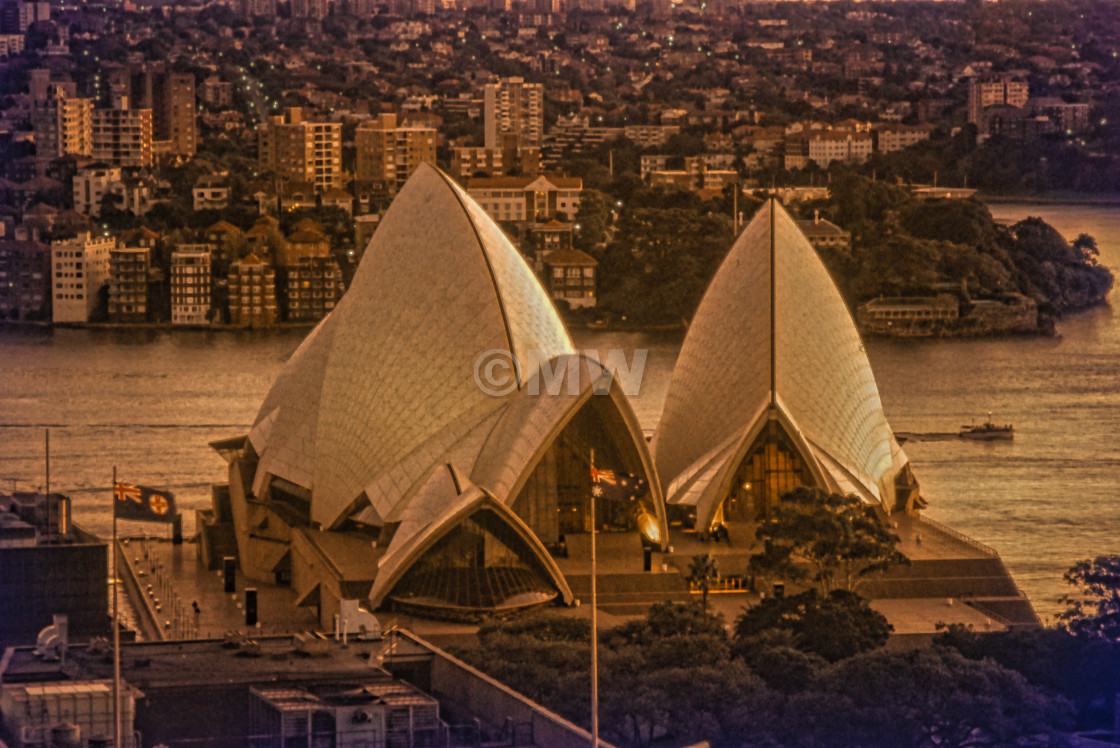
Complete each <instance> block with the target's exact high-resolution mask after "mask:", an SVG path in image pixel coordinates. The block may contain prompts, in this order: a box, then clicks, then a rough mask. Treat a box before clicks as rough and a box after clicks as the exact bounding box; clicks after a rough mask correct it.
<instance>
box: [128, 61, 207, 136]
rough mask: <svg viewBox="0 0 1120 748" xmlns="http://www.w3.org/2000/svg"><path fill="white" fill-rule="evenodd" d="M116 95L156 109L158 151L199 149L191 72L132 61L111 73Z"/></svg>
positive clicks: (154, 126)
mask: <svg viewBox="0 0 1120 748" xmlns="http://www.w3.org/2000/svg"><path fill="white" fill-rule="evenodd" d="M109 88H110V91H111V92H112V94H113V96H114V97H121V96H127V97H128V100H129V101H130V102H131V105H132V106H133V107H135V108H136V109H150V110H152V143H153V148H154V150H155V152H156V153H158V154H161V155H163V154H170V155H178V156H193V155H194V153H195V150H196V148H197V132H196V123H195V115H196V112H195V108H196V99H195V85H194V76H193V75H191V74H190V73H173V72H171V71H169V70H168V69H167V64H166V63H163V62H146V63H142V64H135V63H133V64H129V65H126V66H124V67H123V68H119V69H117V70H113V71H111V72H110V73H109Z"/></svg>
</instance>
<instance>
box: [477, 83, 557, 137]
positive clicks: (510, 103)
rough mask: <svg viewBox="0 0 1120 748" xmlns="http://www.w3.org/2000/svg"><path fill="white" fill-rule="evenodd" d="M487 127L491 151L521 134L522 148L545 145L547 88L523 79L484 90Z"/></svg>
mask: <svg viewBox="0 0 1120 748" xmlns="http://www.w3.org/2000/svg"><path fill="white" fill-rule="evenodd" d="M482 100H483V124H484V128H485V130H484V132H485V142H484V143H483V145H485V147H487V148H500V147H501V145H502V140H501V137H502V135H505V134H507V133H508V134H513V135H517V136H518V138H519V144H520V145H521V146H522V147H537V148H539V147H540V146H541V143H542V141H543V140H544V86H543V85H542V84H540V83H526V82H525V80H524V79H523V78H504V79H502V80H500V81H498V82H497V83H487V84H486V85H485V86H484V87H483V89H482Z"/></svg>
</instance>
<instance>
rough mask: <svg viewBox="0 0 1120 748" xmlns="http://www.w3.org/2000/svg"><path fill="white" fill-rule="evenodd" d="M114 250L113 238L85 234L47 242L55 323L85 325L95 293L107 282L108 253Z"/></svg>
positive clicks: (90, 313) (91, 311) (94, 306)
mask: <svg viewBox="0 0 1120 748" xmlns="http://www.w3.org/2000/svg"><path fill="white" fill-rule="evenodd" d="M116 247H117V240H116V239H115V238H113V237H111V236H102V235H99V234H91V233H90V232H88V231H83V232H82V233H80V234H78V235H77V236H75V237H74V238H72V239H63V240H60V241H54V242H51V272H52V274H53V275H54V281H53V282H54V298H53V303H52V309H51V313H52V319H53V320H54V321H55V322H89V320H90V316H91V315H92V314H93V311H94V310H95V309H96V308H97V303H98V292H99V291H100V290H101V287H102V286H104V285H105V284H106V283H108V282H109V253H110V251H111V250H113V249H116Z"/></svg>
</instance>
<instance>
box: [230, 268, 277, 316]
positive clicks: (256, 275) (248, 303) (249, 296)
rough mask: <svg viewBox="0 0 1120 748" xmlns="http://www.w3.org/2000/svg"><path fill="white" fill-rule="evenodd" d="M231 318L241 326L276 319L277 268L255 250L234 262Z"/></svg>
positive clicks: (232, 269)
mask: <svg viewBox="0 0 1120 748" xmlns="http://www.w3.org/2000/svg"><path fill="white" fill-rule="evenodd" d="M229 321H230V324H233V325H240V326H241V327H267V326H269V325H272V324H275V322H276V271H275V270H273V269H272V267H271V266H269V265H267V264H265V262H264V261H262V260H261V259H260V258H259V257H257V256H256V255H255V254H252V253H249V254H248V255H246V256H245V257H242V258H241V259H240V260H238V261H237V262H234V263H232V264H231V265H230V269H229Z"/></svg>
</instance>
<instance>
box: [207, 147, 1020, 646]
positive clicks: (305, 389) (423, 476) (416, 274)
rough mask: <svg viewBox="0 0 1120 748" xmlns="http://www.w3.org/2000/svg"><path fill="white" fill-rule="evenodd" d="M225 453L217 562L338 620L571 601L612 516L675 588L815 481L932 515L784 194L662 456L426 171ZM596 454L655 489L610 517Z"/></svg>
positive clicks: (879, 509) (677, 373)
mask: <svg viewBox="0 0 1120 748" xmlns="http://www.w3.org/2000/svg"><path fill="white" fill-rule="evenodd" d="M480 371H482V372H484V373H487V374H490V373H493V372H495V371H500V372H504V373H505V374H506V375H507V379H508V381H507V383H506V384H507V386H503V387H500V388H495V387H491V386H483V385H485V384H486V383H485V382H481V381H480V378H479V374H480ZM542 378H546V379H547V380H548V381H543V380H542ZM213 446H214V448H215V449H217V450H218V452H220V453H221V454H222V455H223V457H224V458H225V459H226V460H227V461H228V463H229V485H228V489H227V488H226V487H225V486H221V487H217V488H216V489H215V492H214V502H213V508H212V509H210V510H207V511H206V512H202V513H200V517H199V523H198V526H199V528H200V538H201V542H202V547H203V553H204V557H206V558H208V559H209V561H210V563H211V565H213V566H216V565H217V563H218V561H219V560H220V559H221V558H222V557H224V556H234V557H236V558H237V560H238V563H239V565H240V568H241V569H242V571H243V573H244V574H245V575H246V576H247V577H249V578H251V579H255V580H261V581H266V582H272V583H275V584H279V585H284V586H290V587H291V588H292V590H293V592H294V593H295V595H296V596H297V599H298V604H299V605H302V606H308V607H313V608H314V609H315V610H316V611H317V613H318V616H319V618H320V621H321V622H322V623H323V625H324V626H329V625H330V621H331V618H332V617H333V616H334V615H335V614H336V613H338V610H339V605H340V601H342V600H354V599H356V600H359V601H361V603H362V605H363V606H365V607H366V608H368V609H369V610H406V611H410V612H412V613H414V614H419V615H421V616H430V617H436V618H450V619H460V620H473V619H476V618H477V617H478V616H480V615H484V614H488V613H494V612H508V611H514V610H518V609H524V608H530V607H534V606H541V605H569V606H570V605H575V604H577V598H578V597H579V594H578V590H576V591H575V592H574V591H573V590H574V589H575V587H576V585H575V580H574V578H573V574H572V572H571V568H572V563H573V560H572V559H573V557H574V556H579V555H580V554H581V553H583V552H584V549H586V547H587V543H586V540H585V539H586V537H587V536H588V534H589V533H590V531H591V529H592V526H593V525H594V527H596V528H597V529H598V530H599V531H600V532H602V533H603V534H602V537H603V538H604V539H608V540H609V542H607V543H606V545H607V547H609V548H612V549H614V552H616V553H617V554H621V556H623V557H624V558H623V559H622V560H621V561H620V563H621V564H622V565H621V566H620V567H619V568H625V569H626V570H628V573H627V575H626V578H627V579H631V580H638V581H636V582H635V584H639V585H640V584H641V582H640V580H641V574H643V573H645V574H648V575H649V576H661V577H669V576H673V575H668V574H664V573H662V574H657V573H656V572H658V571H659V570H660V571H664V570H667V569H668V564H666V565H665V566H661V563H660V562H661V561H662V560H668V559H670V558H671V555H672V553H671V546H673V545H674V544H677V545H678V546H682V547H683V546H684V545H687V544H691V545H690V546H689V547H692V548H697V547H703V545H704V544H705V543H709V542H710V539H709V537H708V535H709V531H710V530H712V529H715V528H720V527H727V526H730V527H736V526H737V525H739V524H740V523H742V524H743V525H744V526H746V525H748V524H749V523H751V522H754V521H756V520H757V519H759V518H760V517H763V516H765V515H766V514H767V512H768V511H769V510H770V508H772V507H773V506H774V505H775V503H776V502H778V501H779V497H780V496H781V495H782V494H783V493H785V492H787V491H788V490H790V489H792V488H794V487H797V486H803V485H808V486H819V487H821V488H824V489H827V490H829V491H835V492H841V493H845V494H855V495H857V496H859V497H860V498H861V499H862V500H863V501H864V502H865V503H866V504H867V505H868V507H869V508H870V509H873V510H874V511H875V512H876V513H878V514H879V515H880V516H881V517H883V518H884V519H887V520H888V521H889V519H890V517H891V516H892V515H894V516H896V517H907V516H909V515H912V514H914V513H915V512H916V510H917V508H918V507H919V506H920V502H921V499H920V497H919V490H918V485H917V483H916V481H915V479H914V476H913V473H912V472H911V470H910V468H909V465H908V463H907V458H906V455H905V454H904V452H903V451H902V449H901V448H900V447H899V445H898V443H897V441H896V440H895V438H894V436H893V434H892V432H891V430H890V427H889V426H888V424H887V422H886V419H885V417H884V414H883V409H882V405H881V403H880V400H879V394H878V391H877V388H876V385H875V381H874V378H873V376H872V373H871V369H870V365H869V362H868V359H867V356H866V354H865V352H864V348H863V346H862V345H861V341H860V338H859V335H858V333H857V332H856V329H855V326H854V324H853V322H852V319H851V317H850V315H849V313H848V311H847V309H846V307H845V305H844V303H843V301H842V299H841V297H840V295H839V293H838V291H837V290H836V287H835V286H834V284H833V282H832V280H831V279H830V277H829V275H828V273H827V271H826V270H825V268H824V266H823V265H822V264H821V263H820V261H819V259H818V258H817V256H816V254H815V252H814V250H813V248H812V247H811V246H810V245H809V243H808V241H807V240H806V239H805V237H804V236H803V235H802V234H801V233H800V231H799V230H798V228H797V226H796V224H795V222H794V221H793V220H792V219H791V218H790V216H789V215H788V214H787V213H786V212H785V210H784V209H783V208H782V207H781V206H780V205H779V204H778V203H777V202H776V201H770V202H769V203H767V204H766V205H764V206H763V208H762V209H760V210H759V211H758V213H757V215H756V216H755V217H754V219H753V220H752V221H751V222H750V223H749V225H747V227H746V228H745V230H744V231H743V232H742V234H741V235H740V236H739V237H738V239H737V240H736V241H735V243H734V245H733V246H732V248H731V250H730V252H729V254H728V256H727V258H726V260H725V261H724V263H723V265H722V266H721V268H720V269H719V271H718V273H717V275H716V277H715V279H714V280H713V281H712V284H711V286H710V288H709V289H708V291H707V293H706V295H705V296H704V299H703V301H702V303H701V305H700V307H699V310H698V311H697V313H696V316H695V318H694V320H693V322H692V324H691V326H690V328H689V331H688V333H687V336H686V338H685V340H684V344H683V348H682V350H681V353H680V357H679V359H678V361H677V363H676V367H675V369H674V372H673V376H672V381H671V384H670V387H669V391H668V395H667V399H666V403H665V408H664V413H663V415H662V417H661V420H660V422H659V424H658V425H657V428H656V431H655V433H654V435H653V438H652V440H651V441H648V442H647V439H646V438H645V436H644V434H643V431H642V429H641V427H640V426H639V423H638V420H637V418H636V416H635V413H634V410H633V408H632V406H631V404H630V402H629V401H628V399H627V396H626V395H625V394H624V393H623V391H622V388H621V386H620V383H619V382H618V381H617V379H616V378H613V377H612V376H611V375H610V373H609V372H606V371H604V369H603V367H602V366H600V364H599V363H598V362H596V361H595V360H593V359H592V358H589V357H588V356H587V355H585V354H584V353H581V352H578V351H577V350H576V348H575V346H574V345H573V342H572V340H571V338H570V336H569V334H568V332H567V330H566V329H565V326H564V324H563V323H562V321H561V319H560V317H559V316H558V314H557V312H556V310H555V308H554V307H553V305H552V302H551V301H550V299H549V298H548V295H547V294H546V293H545V291H544V290H543V288H542V286H541V284H540V282H539V281H538V280H537V278H536V276H535V275H534V273H533V271H532V270H531V269H530V268H529V266H528V265H527V264H526V263H525V261H524V260H523V259H522V257H521V254H520V253H519V252H518V251H517V249H516V248H515V247H514V246H513V245H512V244H511V243H510V241H509V240H508V239H507V238H506V236H505V235H504V234H503V233H502V231H501V230H500V229H499V228H498V227H497V226H496V225H495V223H494V222H493V221H492V220H491V219H490V218H489V217H488V216H487V215H486V214H485V213H484V212H483V210H482V209H481V208H480V207H479V206H478V205H477V204H475V203H474V202H473V201H472V200H471V198H470V197H469V196H468V195H467V194H466V192H464V191H463V190H462V189H461V188H460V187H458V186H457V185H456V184H455V183H454V182H453V181H452V180H451V179H449V178H448V177H447V176H445V175H444V174H442V173H441V172H439V171H438V170H437V169H435V168H433V167H430V166H422V167H421V168H420V169H419V170H418V171H417V172H416V173H415V174H414V175H413V176H412V178H411V179H410V180H409V181H408V183H407V184H406V185H405V187H404V188H402V190H401V191H400V193H399V194H398V196H397V198H396V200H395V201H394V202H393V204H392V206H391V207H390V208H389V210H388V211H387V212H386V214H385V217H384V220H383V221H382V222H381V225H380V226H379V227H378V229H377V231H376V233H375V234H374V236H373V238H372V240H371V243H370V245H369V247H368V249H367V250H366V252H365V256H364V258H363V260H362V263H361V265H360V267H359V268H358V270H357V272H356V274H355V277H354V280H353V283H352V284H351V287H350V288H349V290H348V292H347V293H346V295H345V297H344V298H343V299H342V301H341V302H340V303H339V304H338V306H337V307H336V309H335V310H334V311H333V312H332V313H331V314H330V315H329V316H328V317H327V318H325V319H324V320H323V321H322V322H321V323H320V324H319V325H318V327H316V328H315V330H314V331H313V332H312V333H311V334H310V335H309V336H308V337H307V338H306V340H304V342H303V344H302V345H301V346H300V347H299V349H298V350H297V351H296V353H295V354H294V355H293V356H292V357H291V359H290V360H289V361H288V363H287V364H286V366H285V368H284V370H283V372H282V373H281V375H280V376H279V377H278V379H277V380H276V382H275V383H274V384H273V386H272V389H271V391H270V392H269V393H268V395H267V397H266V398H265V401H264V403H263V404H262V405H261V407H260V410H259V411H258V413H257V416H256V419H255V422H254V423H253V426H252V428H251V429H250V431H249V433H248V434H246V435H245V436H243V437H240V438H237V439H230V440H224V441H222V442H215V443H214V444H213ZM592 454H594V458H593V459H594V463H595V465H596V466H601V467H609V468H611V469H612V470H614V471H616V474H631V475H634V476H638V477H640V478H643V479H644V480H645V481H646V483H647V484H648V490H647V491H645V492H644V493H643V494H642V495H641V496H640V497H636V499H635V500H634V501H629V502H610V501H600V502H597V503H596V504H595V506H596V511H595V516H592V515H591V507H592V502H591V491H592V479H591V467H592ZM737 537H739V538H743V537H746V534H745V533H738V534H737ZM725 545H726V544H725ZM744 551H745V548H744ZM651 556H654V557H655V558H656V559H657V560H658V562H659V563H657V564H655V565H654V566H655V567H657V568H653V569H652V570H651V568H650V563H649V559H650V557H651ZM643 558H644V561H645V563H644V565H643ZM578 560H579V561H580V563H582V559H578ZM997 560H998V559H997ZM1001 567H1002V565H1001ZM630 570H632V571H633V572H634V573H629V571H630ZM1004 576H1005V577H1006V572H1004ZM675 578H676V580H677V582H676V583H677V584H678V585H682V586H683V589H684V591H685V593H686V594H687V590H688V586H687V583H686V582H684V581H683V576H682V575H680V574H676V575H675ZM1007 582H1008V583H1010V580H1009V579H1007ZM1012 588H1013V585H1012Z"/></svg>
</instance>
